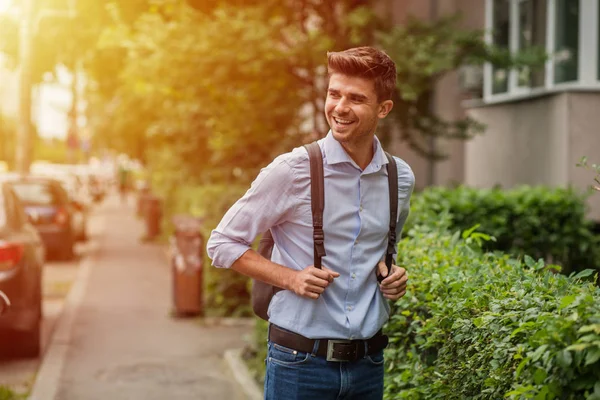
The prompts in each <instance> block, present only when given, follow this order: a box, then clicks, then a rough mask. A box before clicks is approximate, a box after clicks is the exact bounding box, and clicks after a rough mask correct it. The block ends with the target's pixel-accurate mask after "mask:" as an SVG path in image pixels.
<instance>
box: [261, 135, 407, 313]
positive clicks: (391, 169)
mask: <svg viewBox="0 0 600 400" xmlns="http://www.w3.org/2000/svg"><path fill="white" fill-rule="evenodd" d="M304 147H305V148H306V150H307V151H308V158H309V160H310V191H311V207H312V219H313V245H314V266H315V268H321V258H323V257H324V256H325V244H324V243H325V242H324V241H325V237H324V234H323V209H324V206H325V183H324V174H323V154H322V153H321V148H320V147H319V144H318V143H317V142H313V143H310V144H307V145H305V146H304ZM385 155H386V157H387V158H388V164H387V171H388V184H389V196H390V226H389V228H390V229H389V233H388V245H387V250H386V255H385V264H386V266H387V268H388V274H389V272H390V270H391V268H392V261H393V256H394V250H395V249H394V247H395V245H396V220H397V209H398V170H397V167H396V161H395V160H394V157H392V156H391V155H390V154H389V153H387V152H386V153H385ZM274 244H275V242H274V241H273V236H272V234H271V230H270V229H269V230H267V231H266V232H265V233H264V234H263V236H262V238H261V240H260V242H259V244H258V250H257V251H258V253H259V254H260V255H261V256H263V257H265V258H266V259H268V260H270V259H271V254H272V252H273V246H274ZM377 279H378V280H379V281H380V282H381V280H383V277H381V276H378V277H377ZM281 290H283V289H281V288H278V287H275V286H273V285H270V284H268V283H265V282H262V281H259V280H256V279H254V280H253V281H252V309H253V310H254V313H255V314H256V315H257V316H258V317H260V318H262V319H264V320H265V321H268V320H269V316H268V314H267V311H268V309H269V303H270V302H271V299H272V298H273V296H274V295H275V293H277V292H279V291H281Z"/></svg>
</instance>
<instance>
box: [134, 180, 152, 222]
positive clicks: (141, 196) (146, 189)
mask: <svg viewBox="0 0 600 400" xmlns="http://www.w3.org/2000/svg"><path fill="white" fill-rule="evenodd" d="M149 196H150V186H148V185H147V184H144V186H142V187H141V188H140V190H139V192H138V196H137V201H136V204H135V206H136V207H135V213H136V215H138V216H140V217H142V216H144V215H146V208H145V207H146V200H148V197H149Z"/></svg>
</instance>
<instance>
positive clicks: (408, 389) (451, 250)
mask: <svg viewBox="0 0 600 400" xmlns="http://www.w3.org/2000/svg"><path fill="white" fill-rule="evenodd" d="M410 235H411V238H410V240H404V241H402V242H401V243H400V246H399V254H400V260H399V263H400V264H401V265H403V266H405V267H406V268H407V270H408V271H409V274H410V287H409V293H408V294H407V295H406V296H405V297H404V298H402V299H400V300H399V301H398V302H396V304H395V305H394V308H393V313H392V317H391V319H390V321H389V323H388V325H387V327H386V332H387V333H388V334H389V335H390V336H391V346H390V348H389V349H388V350H387V360H386V361H387V377H386V388H385V391H386V398H388V399H392V398H394V399H434V398H439V399H465V398H470V399H499V398H504V397H509V398H535V399H554V398H561V399H583V398H586V396H588V397H587V398H588V399H600V289H598V288H597V287H596V286H595V285H594V284H593V283H591V282H582V281H581V279H582V278H581V277H583V276H585V275H589V274H590V273H591V272H592V271H589V270H588V271H584V272H581V273H579V277H567V276H564V275H560V274H555V273H552V272H551V271H549V270H548V269H547V268H546V266H545V265H544V262H543V261H542V260H538V261H534V260H533V259H532V258H530V257H525V260H524V261H523V262H522V261H519V260H516V259H514V258H510V257H508V256H507V255H503V254H501V253H498V252H496V253H493V254H492V253H487V254H480V253H479V252H478V251H477V250H474V247H475V246H474V243H475V239H477V234H476V233H473V234H472V235H471V237H469V238H467V239H466V240H461V238H460V237H459V236H458V235H453V236H451V235H449V234H439V233H435V232H433V233H432V232H423V231H422V232H419V231H418V229H414V230H412V231H411V233H410ZM469 242H471V243H469ZM592 393H595V394H594V395H592ZM594 396H598V397H594Z"/></svg>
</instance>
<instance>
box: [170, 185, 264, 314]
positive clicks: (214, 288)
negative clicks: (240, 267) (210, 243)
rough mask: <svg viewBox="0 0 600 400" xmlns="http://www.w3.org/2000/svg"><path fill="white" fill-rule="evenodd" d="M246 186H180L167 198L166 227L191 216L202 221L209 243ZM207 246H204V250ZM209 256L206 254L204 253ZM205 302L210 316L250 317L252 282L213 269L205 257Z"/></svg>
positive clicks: (203, 230) (229, 272) (205, 256)
mask: <svg viewBox="0 0 600 400" xmlns="http://www.w3.org/2000/svg"><path fill="white" fill-rule="evenodd" d="M246 189H247V188H246V187H242V186H237V185H203V186H181V187H178V188H173V189H172V191H171V193H169V194H168V195H165V196H164V197H165V198H167V199H168V201H167V213H166V215H167V218H166V220H167V221H166V222H165V223H166V224H168V225H169V230H170V231H172V230H173V226H172V224H171V223H170V218H171V217H172V216H173V215H177V214H189V215H192V216H195V217H199V218H201V219H202V230H201V231H202V232H201V233H202V236H203V237H204V239H205V241H206V240H208V237H209V236H210V233H211V231H212V230H213V229H214V228H215V227H216V226H217V224H218V223H219V221H220V220H221V218H222V217H223V215H224V214H225V212H226V211H227V210H228V209H229V207H231V205H232V204H233V203H234V202H235V201H236V200H237V199H238V198H240V197H241V196H242V195H243V194H244V191H245V190H246ZM205 248H206V245H204V246H203V250H205ZM205 253H206V252H205ZM204 266H205V268H204V290H205V293H204V300H205V306H206V309H207V313H208V314H210V315H215V316H249V315H251V313H252V310H251V308H250V305H249V304H250V294H249V288H250V283H249V280H248V278H246V277H245V276H243V275H241V274H239V273H237V272H235V271H231V270H228V269H220V268H214V267H212V266H211V261H210V259H209V258H208V257H207V255H206V254H204Z"/></svg>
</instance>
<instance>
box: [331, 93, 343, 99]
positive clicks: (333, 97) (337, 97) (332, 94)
mask: <svg viewBox="0 0 600 400" xmlns="http://www.w3.org/2000/svg"><path fill="white" fill-rule="evenodd" d="M329 97H331V98H332V99H339V98H340V95H339V94H337V93H331V92H330V93H329Z"/></svg>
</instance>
